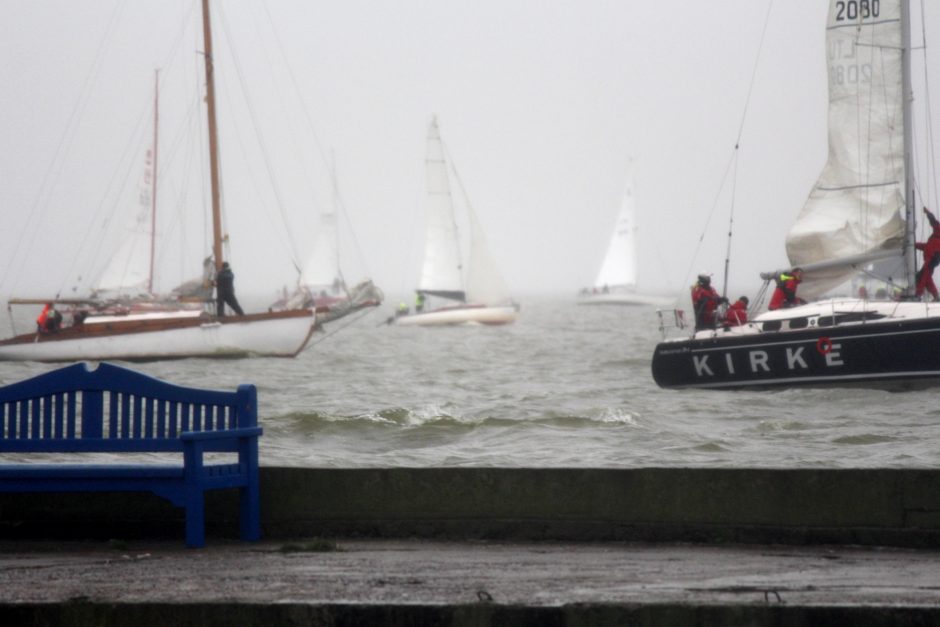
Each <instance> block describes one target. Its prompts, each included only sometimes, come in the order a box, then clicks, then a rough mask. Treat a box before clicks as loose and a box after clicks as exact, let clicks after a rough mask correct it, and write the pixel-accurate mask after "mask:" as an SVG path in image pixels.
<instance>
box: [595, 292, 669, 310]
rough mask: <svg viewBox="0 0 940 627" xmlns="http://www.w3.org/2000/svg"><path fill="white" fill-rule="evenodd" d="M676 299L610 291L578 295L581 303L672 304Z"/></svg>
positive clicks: (662, 305)
mask: <svg viewBox="0 0 940 627" xmlns="http://www.w3.org/2000/svg"><path fill="white" fill-rule="evenodd" d="M674 303H675V300H674V299H672V298H668V297H666V296H651V295H648V294H635V293H627V292H620V293H614V292H610V293H607V294H603V293H599V294H585V295H582V296H579V297H578V304H579V305H652V306H661V307H664V306H666V305H672V304H674Z"/></svg>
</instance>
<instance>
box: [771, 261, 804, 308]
mask: <svg viewBox="0 0 940 627" xmlns="http://www.w3.org/2000/svg"><path fill="white" fill-rule="evenodd" d="M802 280H803V269H802V268H793V269H792V270H790V271H789V272H781V273H780V274H779V275H777V276H776V277H775V278H774V281H775V282H776V283H777V289H775V290H774V293H773V296H771V297H770V304H769V305H767V309H769V310H770V311H773V310H774V309H783V308H786V307H795V306H797V305H802V304H804V303H805V302H806V301H804V300H803V299H802V298H798V297H797V295H796V288H797V286H798V285H799V284H800V282H801V281H802Z"/></svg>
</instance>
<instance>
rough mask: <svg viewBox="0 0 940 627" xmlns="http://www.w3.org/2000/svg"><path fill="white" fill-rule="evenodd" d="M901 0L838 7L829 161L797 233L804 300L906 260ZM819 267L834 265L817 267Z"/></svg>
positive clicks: (790, 241)
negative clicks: (871, 265)
mask: <svg viewBox="0 0 940 627" xmlns="http://www.w3.org/2000/svg"><path fill="white" fill-rule="evenodd" d="M900 4H901V2H900V0H881V1H880V2H872V3H865V2H859V3H855V2H842V1H839V0H831V4H830V8H829V20H828V23H827V38H826V48H827V59H828V64H829V157H828V161H827V162H826V165H825V167H824V168H823V171H822V173H821V174H820V176H819V180H818V181H817V182H816V185H815V186H814V187H813V189H812V191H811V192H810V194H809V199H808V200H807V201H806V204H805V205H804V207H803V210H802V211H801V212H800V214H799V216H798V217H797V220H796V223H795V224H794V225H793V227H792V228H791V230H790V232H789V234H788V236H787V242H786V247H787V254H788V256H789V259H790V263H791V264H792V265H794V266H804V267H805V266H809V269H810V272H808V273H807V275H806V278H805V279H804V282H803V284H802V285H801V286H800V294H801V296H804V297H812V296H816V295H818V294H821V293H822V292H824V291H826V290H827V289H829V288H832V287H835V286H837V285H839V284H840V283H842V282H844V281H846V280H847V279H849V278H850V277H851V276H852V275H853V274H854V273H855V272H856V271H857V270H855V266H857V265H858V264H859V263H860V262H861V261H862V260H865V259H871V258H879V257H882V258H883V257H886V256H890V255H891V254H892V252H891V251H896V254H897V255H898V256H899V257H900V256H901V255H902V243H903V238H904V228H905V223H904V220H903V219H902V212H903V209H904V202H905V198H904V180H905V179H904V177H905V171H904V103H903V98H904V94H903V92H902V87H901V85H902V73H903V71H902V28H901V18H902V16H901V6H900ZM813 264H818V265H820V266H825V267H824V268H823V269H819V270H816V271H814V270H812V268H813Z"/></svg>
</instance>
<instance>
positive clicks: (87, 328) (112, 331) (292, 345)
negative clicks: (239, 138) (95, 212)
mask: <svg viewBox="0 0 940 627" xmlns="http://www.w3.org/2000/svg"><path fill="white" fill-rule="evenodd" d="M202 21H203V37H204V45H205V55H204V59H205V74H206V107H207V118H208V129H209V167H210V177H211V196H212V226H213V229H212V230H213V252H212V258H211V259H212V265H213V267H214V270H215V273H218V272H219V271H220V270H221V268H222V264H223V262H224V259H223V254H222V252H223V251H222V241H223V237H222V222H221V189H220V182H219V181H220V175H219V148H218V131H217V124H216V110H215V85H214V78H213V63H214V61H213V59H214V57H213V54H212V33H211V20H210V15H209V0H202ZM49 302H52V299H50V301H49ZM58 302H59V303H61V304H65V305H69V304H72V305H78V306H81V305H83V304H87V301H82V300H79V301H68V300H62V301H58ZM70 322H71V324H69V325H68V326H65V327H63V328H61V329H58V330H56V331H54V332H39V330H38V329H37V331H35V332H31V333H25V334H21V335H17V336H14V337H12V338H8V339H4V340H0V360H24V361H26V360H28V361H51V362H53V361H75V360H95V361H97V360H105V359H112V360H113V359H122V360H130V361H144V360H157V359H178V358H184V357H246V356H271V357H292V356H296V355H297V354H298V353H299V352H300V351H301V350H303V348H304V347H305V346H306V345H307V342H308V341H309V339H310V336H311V335H312V334H313V331H314V326H315V315H314V312H313V311H311V310H309V309H304V310H291V311H283V312H265V313H258V314H248V315H244V316H232V317H224V316H223V317H216V316H212V315H211V314H209V312H207V311H204V310H202V309H185V308H177V309H173V308H169V309H164V310H159V311H118V312H109V313H107V314H105V315H89V316H74V317H73V318H72V320H71V321H70Z"/></svg>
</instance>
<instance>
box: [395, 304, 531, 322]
mask: <svg viewBox="0 0 940 627" xmlns="http://www.w3.org/2000/svg"><path fill="white" fill-rule="evenodd" d="M517 313H518V311H517V309H516V308H515V307H511V306H507V307H475V306H472V305H471V306H467V307H448V308H445V309H435V310H433V311H427V312H422V313H413V314H406V315H403V316H399V317H397V318H395V319H394V321H393V322H394V323H395V324H397V325H400V326H452V325H459V324H488V325H499V324H509V323H512V322H515V320H516V315H517Z"/></svg>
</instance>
